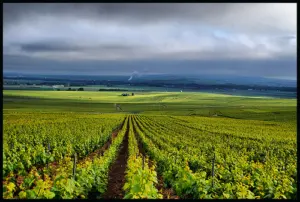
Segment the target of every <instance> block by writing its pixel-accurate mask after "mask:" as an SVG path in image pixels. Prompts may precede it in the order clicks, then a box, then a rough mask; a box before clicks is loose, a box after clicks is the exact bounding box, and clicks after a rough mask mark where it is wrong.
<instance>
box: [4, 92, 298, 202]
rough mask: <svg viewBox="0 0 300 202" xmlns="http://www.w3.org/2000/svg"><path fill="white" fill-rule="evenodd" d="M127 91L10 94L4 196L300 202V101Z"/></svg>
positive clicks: (7, 97) (6, 104)
mask: <svg viewBox="0 0 300 202" xmlns="http://www.w3.org/2000/svg"><path fill="white" fill-rule="evenodd" d="M121 94H122V92H97V91H94V92H92V91H83V92H80V91H32V90H30V91H29V90H28V91H27V90H4V91H3V117H4V122H3V125H4V137H3V147H4V148H3V149H4V150H3V156H4V158H3V159H4V160H3V162H4V168H3V170H4V172H3V179H4V181H3V186H4V189H3V197H4V198H25V199H32V198H39V199H43V198H49V199H50V198H51V199H52V198H56V199H71V198H89V199H93V198H95V197H96V198H105V199H106V198H115V197H117V198H130V199H134V198H164V199H165V198H183V199H185V198H194V199H211V198H218V199H227V198H230V199H241V198H248V199H254V198H256V199H264V198H279V199H284V198H288V199H295V197H296V193H297V165H296V162H297V143H296V129H297V125H296V121H297V116H296V114H297V113H296V103H297V100H296V99H282V98H273V97H267V96H265V97H253V96H233V95H225V94H213V93H197V92H135V95H134V96H131V95H130V96H122V95H121ZM115 104H119V105H120V106H121V108H122V110H117V109H116V108H115ZM111 134H113V135H111ZM49 148H51V149H49ZM75 153H76V156H77V158H78V163H77V164H75V165H76V167H75V168H74V160H73V159H74V154H75ZM120 166H121V167H120ZM74 169H75V170H74ZM74 172H75V174H74ZM117 174H118V176H119V177H118V178H122V179H124V180H123V181H122V182H119V181H117V179H114V177H113V176H117ZM142 179H144V180H142ZM41 190H42V191H41Z"/></svg>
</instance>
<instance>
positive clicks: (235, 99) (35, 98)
mask: <svg viewBox="0 0 300 202" xmlns="http://www.w3.org/2000/svg"><path fill="white" fill-rule="evenodd" d="M115 103H117V104H120V105H121V108H122V110H123V111H122V113H139V114H149V115H150V114H151V115H190V116H213V115H214V116H222V117H228V118H237V119H254V120H256V119H257V120H272V121H296V99H279V98H270V97H250V96H233V95H223V94H212V93H191V92H183V93H175V92H149V93H148V92H147V93H146V92H137V93H135V95H134V96H122V95H121V92H85V91H83V92H79V91H17V90H11V91H10V90H4V91H3V109H4V114H5V113H12V112H86V113H119V112H120V111H116V109H115V106H114V104H115Z"/></svg>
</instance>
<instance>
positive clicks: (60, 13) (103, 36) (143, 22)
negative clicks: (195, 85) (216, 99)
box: [3, 3, 296, 79]
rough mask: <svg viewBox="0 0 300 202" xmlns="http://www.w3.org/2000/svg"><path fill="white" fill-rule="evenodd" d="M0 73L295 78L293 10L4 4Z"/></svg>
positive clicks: (225, 6)
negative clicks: (1, 68)
mask: <svg viewBox="0 0 300 202" xmlns="http://www.w3.org/2000/svg"><path fill="white" fill-rule="evenodd" d="M3 10H4V14H3V18H4V19H3V28H4V29H3V59H4V61H3V63H4V71H6V72H20V73H26V72H27V73H32V72H35V73H53V74H60V73H70V74H93V75H101V74H131V73H132V72H133V71H138V72H144V73H145V72H147V73H174V74H175V73H176V74H183V73H189V74H191V73H192V74H193V73H195V74H204V73H208V74H234V75H243V76H245V75H246V76H247V75H249V76H264V77H281V78H290V79H296V4H295V3H278V4H275V3H251V4H250V3H248V4H246V3H245V4H234V3H224V4H217V3H214V4H200V3H199V4H188V3H186V4H163V3H160V4H121V3H118V4H101V3H98V4H71V3H70V4H62V3H59V4H46V3H42V4H36V3H35V4H33V3H26V4H7V3H6V4H4V6H3Z"/></svg>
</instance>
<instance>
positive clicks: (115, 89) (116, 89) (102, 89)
mask: <svg viewBox="0 0 300 202" xmlns="http://www.w3.org/2000/svg"><path fill="white" fill-rule="evenodd" d="M99 91H128V90H126V89H120V88H112V89H104V88H100V89H99Z"/></svg>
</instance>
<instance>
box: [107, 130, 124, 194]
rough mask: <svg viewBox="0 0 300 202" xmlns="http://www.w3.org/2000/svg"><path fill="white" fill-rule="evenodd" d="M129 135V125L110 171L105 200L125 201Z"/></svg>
mask: <svg viewBox="0 0 300 202" xmlns="http://www.w3.org/2000/svg"><path fill="white" fill-rule="evenodd" d="M128 133H129V124H128V127H127V131H126V134H125V137H124V140H123V142H122V144H121V146H120V150H119V154H118V158H117V159H116V161H115V162H114V163H113V165H112V166H111V168H110V170H109V173H108V185H107V190H106V192H105V193H104V194H103V195H102V198H104V199H123V197H124V195H125V193H124V191H123V186H124V184H125V170H126V166H127V157H128Z"/></svg>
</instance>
